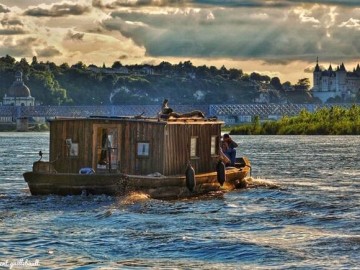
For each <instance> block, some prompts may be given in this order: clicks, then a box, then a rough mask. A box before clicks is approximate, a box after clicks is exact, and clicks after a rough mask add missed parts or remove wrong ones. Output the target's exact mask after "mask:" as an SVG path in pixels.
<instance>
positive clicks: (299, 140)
mask: <svg viewBox="0 0 360 270" xmlns="http://www.w3.org/2000/svg"><path fill="white" fill-rule="evenodd" d="M48 136H49V134H48V133H1V134H0V164H1V166H0V268H1V267H3V268H10V267H11V266H12V269H16V268H17V269H31V268H32V269H34V268H41V269H65V268H72V269H73V268H77V269H135V268H136V269H289V268H291V269H360V268H359V267H360V266H359V265H360V195H359V190H360V189H359V188H360V156H359V153H360V136H234V139H235V141H237V142H238V143H239V150H240V151H238V152H239V153H238V154H239V155H240V152H241V154H242V155H246V156H248V157H249V159H250V160H251V161H252V167H253V169H252V178H253V180H254V181H255V182H259V183H268V184H269V185H274V184H275V185H278V188H267V187H258V188H251V189H245V190H238V191H232V192H228V193H225V194H212V195H211V196H206V197H201V198H193V199H187V200H175V201H161V200H153V199H148V198H147V197H146V196H145V195H141V194H133V195H131V196H127V197H109V196H66V197H60V196H39V197H36V196H30V194H29V191H28V188H27V185H26V183H25V182H24V180H23V178H22V172H24V171H27V170H31V166H32V162H33V161H34V160H36V159H37V158H38V155H37V153H38V151H39V150H42V151H43V152H44V153H47V152H48V143H49V141H48V140H49V139H48ZM44 156H45V159H47V158H48V156H47V155H46V154H45V155H44Z"/></svg>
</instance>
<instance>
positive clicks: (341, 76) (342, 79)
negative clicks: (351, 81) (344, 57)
mask: <svg viewBox="0 0 360 270" xmlns="http://www.w3.org/2000/svg"><path fill="white" fill-rule="evenodd" d="M346 91H347V89H346V69H345V65H344V63H341V65H340V67H339V68H338V70H337V71H336V92H338V93H339V94H341V97H342V98H345V96H346Z"/></svg>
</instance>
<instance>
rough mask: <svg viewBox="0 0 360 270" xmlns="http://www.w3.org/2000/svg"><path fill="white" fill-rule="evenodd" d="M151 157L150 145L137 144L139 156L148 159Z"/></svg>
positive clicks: (144, 143) (146, 143)
mask: <svg viewBox="0 0 360 270" xmlns="http://www.w3.org/2000/svg"><path fill="white" fill-rule="evenodd" d="M149 155H150V144H149V143H148V142H138V143H137V156H138V157H148V156H149Z"/></svg>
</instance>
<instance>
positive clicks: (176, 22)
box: [101, 1, 360, 64]
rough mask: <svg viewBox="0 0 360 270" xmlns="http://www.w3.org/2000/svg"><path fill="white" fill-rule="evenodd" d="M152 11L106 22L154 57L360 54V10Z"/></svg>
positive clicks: (282, 58)
mask: <svg viewBox="0 0 360 270" xmlns="http://www.w3.org/2000/svg"><path fill="white" fill-rule="evenodd" d="M198 2H200V1H198ZM201 2H205V1H201ZM206 2H219V1H206ZM232 2H236V1H232ZM245 2H246V1H245ZM248 2H252V1H248ZM286 2H289V1H286ZM319 2H320V1H319ZM225 3H227V1H225ZM344 9H347V8H346V7H344ZM151 11H152V12H148V10H147V9H136V10H135V9H131V10H129V9H121V10H117V11H113V12H111V13H110V17H109V18H106V19H104V20H102V21H101V26H102V27H103V28H104V29H106V30H108V31H118V32H119V33H120V34H121V35H123V36H125V37H127V38H130V39H131V40H133V41H134V42H135V43H136V44H137V45H138V46H143V47H145V48H146V54H147V55H148V56H152V57H187V58H192V57H209V58H224V57H225V58H234V59H247V58H250V59H262V60H263V61H265V62H266V63H268V64H269V63H273V64H279V63H283V64H285V63H288V62H289V61H294V60H304V61H311V62H313V61H314V59H316V57H317V56H322V57H324V58H326V59H329V60H330V59H334V60H335V59H340V58H348V59H350V58H354V57H358V55H359V51H360V43H359V42H358V41H357V36H358V35H354V33H353V31H354V28H355V29H358V28H357V27H358V21H357V20H350V21H349V16H350V17H352V18H358V17H359V16H360V9H351V11H350V10H349V9H347V10H346V12H345V11H344V10H343V9H342V8H336V7H333V6H327V5H313V6H309V7H307V8H305V7H302V6H299V7H298V6H296V7H293V8H291V9H253V8H250V9H249V8H214V7H212V8H209V7H207V8H201V9H200V8H189V7H184V8H171V7H168V8H162V9H161V12H160V11H159V12H156V9H155V10H151ZM209 14H211V16H209ZM224 29H226V30H224ZM345 41H347V42H345Z"/></svg>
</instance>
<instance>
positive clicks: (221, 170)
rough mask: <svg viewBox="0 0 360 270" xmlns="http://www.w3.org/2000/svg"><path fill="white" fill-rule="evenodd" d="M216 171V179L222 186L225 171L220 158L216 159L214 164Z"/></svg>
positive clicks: (224, 179)
mask: <svg viewBox="0 0 360 270" xmlns="http://www.w3.org/2000/svg"><path fill="white" fill-rule="evenodd" d="M216 173H217V180H218V182H219V184H220V186H222V185H223V184H224V183H225V181H226V173H225V164H224V162H222V161H221V160H219V161H218V163H217V164H216Z"/></svg>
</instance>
